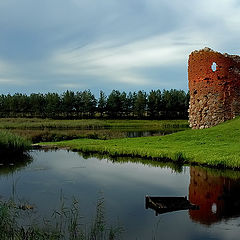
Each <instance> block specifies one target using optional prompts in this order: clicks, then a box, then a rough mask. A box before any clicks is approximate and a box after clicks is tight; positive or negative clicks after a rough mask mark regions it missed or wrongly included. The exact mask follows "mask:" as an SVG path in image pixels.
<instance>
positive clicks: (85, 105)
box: [0, 89, 189, 119]
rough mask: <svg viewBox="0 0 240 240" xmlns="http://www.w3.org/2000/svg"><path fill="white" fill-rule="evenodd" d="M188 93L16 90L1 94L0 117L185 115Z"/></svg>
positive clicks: (170, 117)
mask: <svg viewBox="0 0 240 240" xmlns="http://www.w3.org/2000/svg"><path fill="white" fill-rule="evenodd" d="M188 104H189V93H185V92H184V91H183V90H176V89H171V90H163V91H160V90H151V91H150V92H149V93H146V92H145V91H138V92H129V93H126V92H124V91H123V92H120V91H118V90H113V91H112V92H111V93H110V94H109V95H108V96H107V95H106V94H105V93H104V92H103V91H100V94H99V97H98V98H96V97H95V96H94V94H92V93H91V91H90V90H85V91H77V92H74V91H69V90H67V91H65V92H63V93H62V94H58V93H46V94H42V93H32V94H30V95H26V94H21V93H15V94H13V95H11V94H7V95H4V94H2V95H0V117H38V118H54V119H80V118H113V119H118V118H133V119H134V118H137V119H186V118H187V116H188Z"/></svg>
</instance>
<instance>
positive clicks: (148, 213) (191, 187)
mask: <svg viewBox="0 0 240 240" xmlns="http://www.w3.org/2000/svg"><path fill="white" fill-rule="evenodd" d="M30 154H31V157H32V161H30V162H29V163H27V164H25V165H22V166H17V167H16V166H15V165H11V166H1V167H0V195H1V198H2V199H8V198H9V197H10V196H12V194H13V191H12V190H13V186H14V195H15V196H14V197H15V198H17V199H20V200H22V201H27V202H29V203H31V204H33V205H34V206H35V209H37V210H38V212H39V213H40V214H41V215H43V216H47V215H48V214H49V212H51V211H52V209H56V206H57V205H59V201H60V200H59V198H60V195H61V192H62V193H63V194H64V196H65V199H66V201H70V199H71V198H72V196H74V197H75V198H77V199H78V200H79V202H80V209H81V213H82V215H83V216H85V217H86V219H87V218H88V217H90V216H93V215H94V214H95V206H96V201H97V199H98V198H99V195H101V196H102V195H103V196H104V199H105V209H106V217H107V220H108V222H110V223H115V222H118V224H120V225H121V226H123V227H124V232H123V234H122V239H126V240H128V239H129V240H132V239H139V240H140V239H144V240H145V239H185V240H187V239H219V240H220V239H231V240H234V239H239V236H240V173H239V172H234V171H224V172H223V171H216V170H212V169H206V168H200V167H183V168H178V167H174V166H172V167H170V166H166V165H165V166H164V165H163V164H158V163H154V162H152V163H151V162H144V161H141V160H134V161H130V160H129V159H128V160H127V159H118V160H114V161H113V160H110V159H108V158H101V159H100V158H97V157H89V156H82V155H80V154H78V153H74V152H67V151H64V150H59V151H48V152H44V151H32V152H31V153H30ZM174 169H175V170H174ZM145 195H150V196H151V195H153V196H170V197H175V196H187V197H188V199H189V200H190V201H191V202H192V203H194V204H197V205H199V206H200V210H183V211H177V212H170V213H165V214H161V215H158V216H155V212H154V210H152V209H145Z"/></svg>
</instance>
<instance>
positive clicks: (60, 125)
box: [0, 118, 188, 130]
mask: <svg viewBox="0 0 240 240" xmlns="http://www.w3.org/2000/svg"><path fill="white" fill-rule="evenodd" d="M0 128H1V129H61V130H62V129H88V130H91V129H92V130H93V129H95V130H96V129H108V128H111V129H113V128H114V129H135V130H136V129H142V130H144V129H148V130H150V129H152V130H158V129H164V128H173V129H178V128H182V129H186V128H188V122H187V120H100V119H82V120H53V119H39V118H0Z"/></svg>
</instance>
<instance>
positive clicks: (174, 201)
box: [145, 196, 199, 216]
mask: <svg viewBox="0 0 240 240" xmlns="http://www.w3.org/2000/svg"><path fill="white" fill-rule="evenodd" d="M145 207H146V209H148V208H151V209H153V210H155V213H156V216H157V215H158V214H163V213H167V212H174V211H180V210H187V209H191V210H198V209H199V206H197V205H194V204H192V203H190V202H189V201H188V200H187V197H151V196H145Z"/></svg>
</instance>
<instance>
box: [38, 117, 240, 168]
mask: <svg viewBox="0 0 240 240" xmlns="http://www.w3.org/2000/svg"><path fill="white" fill-rule="evenodd" d="M239 139H240V117H237V118H236V119H233V120H230V121H227V122H224V123H222V124H219V125H218V126H215V127H212V128H209V129H198V130H191V129H188V130H185V131H181V132H177V133H173V134H170V135H166V136H153V137H142V138H123V139H111V140H99V139H74V140H70V141H60V142H57V143H42V145H49V146H51V145H54V146H55V147H68V148H70V149H72V150H76V151H82V152H97V153H101V154H108V155H110V156H128V157H141V158H145V159H153V160H157V161H174V162H176V163H181V164H185V163H186V164H187V163H188V164H195V165H204V166H209V167H218V168H226V167H227V168H233V169H239V168H240V154H239V149H240V142H239Z"/></svg>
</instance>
